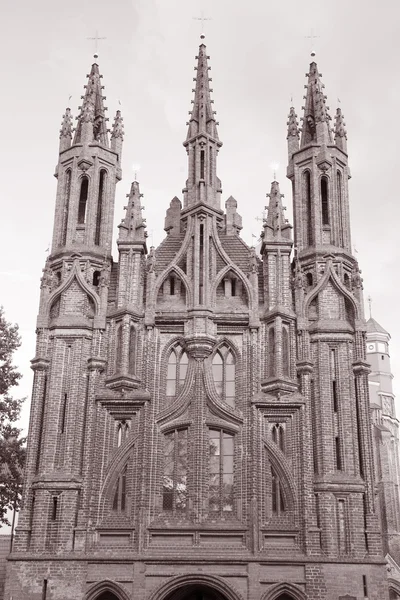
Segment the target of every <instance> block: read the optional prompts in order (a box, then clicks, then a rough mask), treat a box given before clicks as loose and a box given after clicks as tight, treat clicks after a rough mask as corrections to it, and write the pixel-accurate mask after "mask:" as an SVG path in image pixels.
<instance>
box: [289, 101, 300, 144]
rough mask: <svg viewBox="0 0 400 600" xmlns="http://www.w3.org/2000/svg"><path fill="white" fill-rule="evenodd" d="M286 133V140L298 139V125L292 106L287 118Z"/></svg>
mask: <svg viewBox="0 0 400 600" xmlns="http://www.w3.org/2000/svg"><path fill="white" fill-rule="evenodd" d="M287 126H288V133H287V138H286V139H289V138H290V137H291V136H293V137H296V138H297V139H298V138H299V123H298V121H297V115H296V112H295V109H294V107H293V106H291V107H290V110H289V117H288V121H287Z"/></svg>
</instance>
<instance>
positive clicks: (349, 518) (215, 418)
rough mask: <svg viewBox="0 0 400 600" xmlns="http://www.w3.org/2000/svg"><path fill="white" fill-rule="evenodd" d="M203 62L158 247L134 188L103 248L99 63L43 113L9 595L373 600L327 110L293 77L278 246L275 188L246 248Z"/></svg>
mask: <svg viewBox="0 0 400 600" xmlns="http://www.w3.org/2000/svg"><path fill="white" fill-rule="evenodd" d="M208 59H209V57H208V56H207V53H206V47H205V45H204V42H203V40H202V43H201V45H200V48H199V54H198V56H197V57H196V60H197V74H196V83H195V89H194V101H193V108H192V111H191V113H190V117H189V123H188V133H187V138H186V140H185V142H184V146H185V148H186V151H187V154H188V177H187V181H186V186H185V188H184V190H183V202H181V200H180V199H178V198H177V197H175V198H173V199H172V201H171V203H170V205H169V207H168V209H167V211H166V218H165V231H166V237H165V239H164V241H163V242H162V243H161V245H160V246H159V247H158V248H149V249H148V247H147V235H146V223H145V222H144V220H143V218H142V210H141V193H140V189H139V184H138V182H137V181H134V182H133V183H132V186H131V190H130V193H129V197H128V200H127V206H126V208H125V215H124V218H123V220H122V221H121V223H120V225H119V232H118V238H117V245H118V253H119V256H118V261H117V262H115V261H114V260H113V258H112V255H111V246H112V238H113V218H114V197H115V186H116V183H117V182H118V181H119V180H120V179H121V176H122V175H121V152H122V145H123V136H124V129H123V122H122V117H121V114H120V112H119V111H118V112H117V114H116V116H115V120H114V123H113V125H112V128H111V132H108V131H107V126H106V119H105V113H104V111H105V108H104V103H103V102H104V98H103V96H102V87H103V86H102V82H101V75H100V72H99V67H98V65H97V62H95V63H94V64H93V65H92V68H91V72H90V75H89V76H88V82H87V85H86V91H85V95H84V97H83V102H82V107H80V113H79V117H78V121H77V127H76V130H75V131H73V128H72V115H71V111H70V109H67V110H66V112H65V115H64V116H63V121H62V127H61V132H60V154H59V162H58V166H57V171H56V176H57V178H58V188H57V198H56V207H55V220H54V233H53V242H52V247H51V253H50V255H49V257H48V259H47V261H46V265H45V269H44V273H43V277H42V281H41V298H40V308H39V315H38V321H37V346H36V356H35V358H34V359H33V361H32V368H33V369H34V383H33V395H32V408H31V418H30V429H29V437H28V454H27V465H26V474H25V488H24V494H23V507H22V510H21V514H20V518H19V523H18V528H17V532H16V537H15V541H14V545H13V552H12V554H11V556H10V557H9V563H8V578H7V583H6V590H5V598H6V599H7V600H11V599H13V600H17V599H18V600H28V599H30V600H32V599H34V600H39V599H40V600H56V599H57V600H133V599H134V600H165V599H168V600H178V599H179V600H180V599H182V600H183V599H186V598H189V597H193V598H196V599H199V600H200V598H204V599H207V600H306V599H308V600H338V599H347V600H350V599H352V598H354V599H361V598H368V599H369V600H386V599H388V598H389V588H388V575H387V564H386V560H385V558H384V555H385V554H387V553H388V552H389V550H390V548H389V544H390V539H394V538H393V535H394V534H395V529H396V527H398V525H399V521H398V519H399V514H398V513H397V515H395V516H394V517H393V519H394V520H393V519H392V521H391V523H393V531H392V533H393V535H392V537H390V536H389V535H388V536H386V538H383V536H382V527H383V525H382V518H381V511H380V510H379V509H378V503H377V500H376V481H375V479H374V477H375V476H374V473H375V470H374V448H373V438H372V426H371V415H370V400H369V392H368V373H369V365H368V362H367V355H366V332H367V326H366V322H365V320H364V314H363V297H362V280H361V276H360V270H359V267H358V264H357V260H356V259H355V257H354V256H353V254H352V250H351V239H350V222H349V197H348V179H349V177H350V173H349V167H348V160H347V159H348V156H347V145H346V144H347V141H346V137H347V136H346V131H345V129H344V122H343V115H342V114H341V110H340V109H338V110H337V113H336V117H335V119H334V129H333V130H332V129H331V123H330V117H329V114H328V112H327V106H326V97H325V95H324V92H323V84H322V83H321V78H320V75H319V72H318V69H317V65H316V63H315V62H312V63H311V65H310V69H309V73H308V81H307V85H306V88H307V91H306V99H305V107H304V118H303V125H302V128H301V129H300V128H299V124H298V121H297V115H296V114H295V110H294V108H291V109H290V114H289V120H288V129H287V140H288V170H287V175H288V177H289V179H290V180H291V181H292V189H293V208H294V211H293V212H294V242H293V240H292V227H291V225H290V224H289V223H288V221H287V219H286V218H285V216H284V208H283V206H282V199H281V193H280V190H279V184H278V182H276V181H274V182H272V184H271V190H270V193H269V207H268V216H267V218H266V219H265V221H264V224H263V232H262V243H261V250H260V254H259V255H257V254H256V252H255V250H254V249H253V248H249V247H248V246H247V245H246V244H245V243H244V242H243V241H242V240H241V238H240V230H241V227H242V225H241V217H240V215H239V213H238V212H237V202H236V200H235V199H234V198H233V197H230V198H228V199H227V200H226V201H225V202H224V206H225V210H222V209H221V200H222V188H221V181H220V179H219V178H218V169H217V159H218V152H219V150H220V147H221V146H222V143H221V141H220V139H219V136H218V131H217V125H218V124H217V123H216V120H215V115H214V111H213V106H212V100H211V90H210V86H209V72H208V69H209V67H208ZM375 457H376V453H375ZM396 468H397V467H396ZM394 472H395V471H393V473H394ZM389 492H390V493H394V492H393V489H392V488H391V489H390V490H389V491H387V489H386V488H384V489H383V488H382V489H381V492H380V494H381V497H382V498H384V496H385V493H389ZM397 493H398V490H397ZM396 519H397V521H396ZM394 564H395V563H394Z"/></svg>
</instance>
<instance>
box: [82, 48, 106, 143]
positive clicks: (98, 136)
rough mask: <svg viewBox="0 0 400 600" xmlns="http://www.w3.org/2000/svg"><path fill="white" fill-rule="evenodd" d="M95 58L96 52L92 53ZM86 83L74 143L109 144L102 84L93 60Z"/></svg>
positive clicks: (97, 66)
mask: <svg viewBox="0 0 400 600" xmlns="http://www.w3.org/2000/svg"><path fill="white" fill-rule="evenodd" d="M94 58H95V60H97V58H98V56H97V54H95V55H94ZM87 77H88V83H87V85H85V86H84V87H85V89H86V91H85V95H84V96H82V100H83V102H82V106H80V107H79V110H80V114H79V116H78V117H77V120H78V125H77V127H76V131H75V137H74V144H85V143H86V144H91V143H93V142H98V143H99V144H101V145H102V146H106V147H108V146H109V142H108V133H107V125H106V121H108V119H107V118H106V117H105V111H106V110H107V108H106V107H105V106H104V100H105V99H106V98H105V96H103V95H102V90H103V89H104V86H103V85H101V81H100V80H101V78H102V77H103V76H102V75H100V72H99V65H98V64H97V63H96V62H94V63H93V64H92V68H91V71H90V74H89V75H87Z"/></svg>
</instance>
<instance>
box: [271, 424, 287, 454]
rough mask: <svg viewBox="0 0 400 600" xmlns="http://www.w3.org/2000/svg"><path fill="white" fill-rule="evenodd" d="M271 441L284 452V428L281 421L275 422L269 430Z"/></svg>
mask: <svg viewBox="0 0 400 600" xmlns="http://www.w3.org/2000/svg"><path fill="white" fill-rule="evenodd" d="M271 435H272V441H273V442H275V444H276V445H277V446H278V448H279V450H282V452H283V453H285V429H284V426H283V424H282V423H276V424H275V425H273V426H272V430H271Z"/></svg>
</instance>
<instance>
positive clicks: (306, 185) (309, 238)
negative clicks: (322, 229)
mask: <svg viewBox="0 0 400 600" xmlns="http://www.w3.org/2000/svg"><path fill="white" fill-rule="evenodd" d="M303 189H304V197H305V211H306V215H305V224H306V225H305V226H306V244H307V245H308V246H312V245H313V243H314V239H313V230H312V201H311V174H310V171H305V173H304V179H303Z"/></svg>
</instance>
